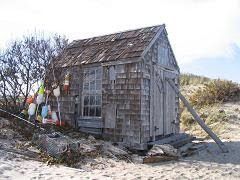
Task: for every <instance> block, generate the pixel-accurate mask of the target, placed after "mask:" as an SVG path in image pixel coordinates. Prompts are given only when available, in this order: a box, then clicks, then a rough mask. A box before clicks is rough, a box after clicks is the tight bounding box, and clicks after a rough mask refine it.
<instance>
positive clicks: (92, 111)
mask: <svg viewBox="0 0 240 180" xmlns="http://www.w3.org/2000/svg"><path fill="white" fill-rule="evenodd" d="M89 116H95V106H90V114H89Z"/></svg>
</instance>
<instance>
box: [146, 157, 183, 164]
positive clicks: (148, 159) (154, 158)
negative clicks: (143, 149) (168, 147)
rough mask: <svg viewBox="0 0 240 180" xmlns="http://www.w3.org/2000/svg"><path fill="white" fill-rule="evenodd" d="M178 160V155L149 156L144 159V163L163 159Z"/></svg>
mask: <svg viewBox="0 0 240 180" xmlns="http://www.w3.org/2000/svg"><path fill="white" fill-rule="evenodd" d="M171 160H178V157H171V156H147V157H145V158H144V159H143V163H158V162H163V161H171Z"/></svg>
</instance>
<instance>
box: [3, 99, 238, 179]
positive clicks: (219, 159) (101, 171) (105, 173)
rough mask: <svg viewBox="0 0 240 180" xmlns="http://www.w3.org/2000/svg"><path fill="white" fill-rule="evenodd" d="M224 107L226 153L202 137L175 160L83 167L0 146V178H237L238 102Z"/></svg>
mask: <svg viewBox="0 0 240 180" xmlns="http://www.w3.org/2000/svg"><path fill="white" fill-rule="evenodd" d="M224 107H225V108H226V109H230V111H231V110H232V113H233V116H232V119H231V120H230V124H229V130H228V131H226V133H224V134H222V135H221V138H222V139H224V142H225V144H226V146H227V147H228V149H229V153H222V152H221V151H220V149H219V148H218V147H217V145H216V144H215V143H213V142H212V141H206V143H207V148H206V149H205V150H203V151H201V152H199V154H196V155H194V156H191V157H187V158H181V159H180V160H178V161H169V162H164V163H155V164H138V163H127V162H124V161H115V160H111V159H109V160H108V161H109V164H111V166H109V167H107V168H105V167H104V166H103V167H102V168H101V166H98V169H95V170H90V171H86V170H81V169H74V168H68V167H65V166H55V165H53V166H47V165H46V164H45V163H41V162H38V161H34V160H29V159H26V158H24V157H23V156H21V155H17V154H13V153H10V152H6V151H2V150H0V179H24V180H25V179H126V180H130V179H240V103H239V102H238V103H231V104H229V103H228V104H224ZM238 111H239V112H238ZM1 143H4V142H3V141H2V142H1ZM110 161H111V162H110Z"/></svg>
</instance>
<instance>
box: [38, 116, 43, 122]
mask: <svg viewBox="0 0 240 180" xmlns="http://www.w3.org/2000/svg"><path fill="white" fill-rule="evenodd" d="M37 121H38V122H40V123H41V122H42V116H40V115H38V116H37Z"/></svg>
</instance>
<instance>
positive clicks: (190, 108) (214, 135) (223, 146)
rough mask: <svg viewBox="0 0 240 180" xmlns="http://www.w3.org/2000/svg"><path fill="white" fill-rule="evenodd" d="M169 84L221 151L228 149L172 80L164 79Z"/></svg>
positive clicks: (225, 151)
mask: <svg viewBox="0 0 240 180" xmlns="http://www.w3.org/2000/svg"><path fill="white" fill-rule="evenodd" d="M166 80H167V81H168V83H169V84H170V86H171V87H172V88H173V90H174V91H175V92H176V93H177V94H178V96H179V98H180V99H181V100H182V102H183V104H184V105H185V106H186V107H187V109H188V111H189V112H190V113H191V114H192V116H193V117H194V119H195V120H196V121H197V123H198V124H199V125H200V126H201V127H202V128H203V130H204V131H205V132H206V133H207V134H208V135H209V136H210V137H211V138H212V139H213V140H214V141H215V142H216V143H217V145H218V146H219V148H220V149H221V150H222V152H224V153H227V152H228V149H227V147H226V146H225V145H224V144H223V142H222V141H221V140H220V139H219V138H218V137H217V135H216V134H214V133H213V131H212V130H211V129H210V128H209V127H208V126H207V125H206V124H205V123H204V121H203V120H202V119H201V118H200V117H199V116H198V114H197V113H196V111H195V110H194V109H193V107H192V106H191V105H190V103H189V102H188V101H187V99H186V98H185V97H184V96H183V95H182V94H181V92H180V91H179V89H178V88H177V87H176V86H175V84H174V83H173V81H172V80H171V79H166Z"/></svg>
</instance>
